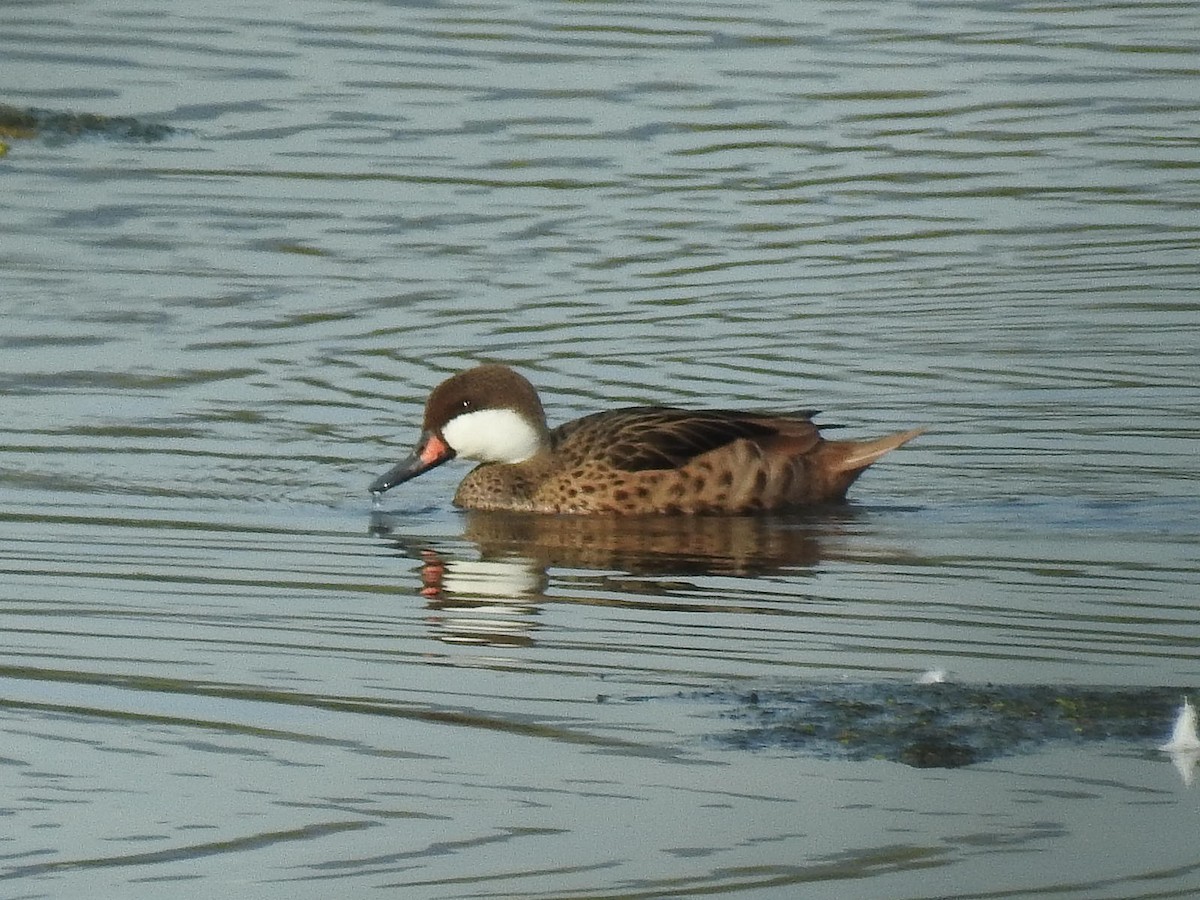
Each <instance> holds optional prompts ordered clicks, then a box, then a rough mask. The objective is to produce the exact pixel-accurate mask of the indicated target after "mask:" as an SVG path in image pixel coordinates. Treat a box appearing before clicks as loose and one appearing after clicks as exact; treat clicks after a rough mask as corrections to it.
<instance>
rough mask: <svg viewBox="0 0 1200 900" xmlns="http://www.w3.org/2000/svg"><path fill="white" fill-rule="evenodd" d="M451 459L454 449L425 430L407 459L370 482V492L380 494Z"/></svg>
mask: <svg viewBox="0 0 1200 900" xmlns="http://www.w3.org/2000/svg"><path fill="white" fill-rule="evenodd" d="M451 459H454V451H453V450H451V449H450V445H449V444H447V443H446V442H445V441H443V440H442V439H441V438H440V437H438V436H437V435H436V434H432V433H430V432H428V431H427V432H425V433H424V434H422V435H421V440H420V442H419V443H418V444H417V448H416V449H415V450H413V452H412V454H411V455H410V456H409V457H408V458H407V459H404V460H401V461H400V462H399V463H397V464H396V465H394V466H393V467H392V468H390V469H388V470H387V471H386V472H384V473H383V474H382V475H380V476H379V477H378V478H376V479H375V480H374V481H372V482H371V487H370V491H371V493H372V494H382V493H383V492H384V491H387V490H391V489H392V488H394V487H395V486H396V485H398V484H403V483H404V482H406V481H408V480H409V479H410V478H416V477H417V476H418V475H420V474H421V473H422V472H428V471H429V470H430V469H433V468H435V467H437V466H440V465H441V464H442V463H444V462H446V461H447V460H451Z"/></svg>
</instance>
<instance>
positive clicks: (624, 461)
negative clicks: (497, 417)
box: [551, 406, 816, 472]
mask: <svg viewBox="0 0 1200 900" xmlns="http://www.w3.org/2000/svg"><path fill="white" fill-rule="evenodd" d="M812 415H814V413H812V412H798V413H790V414H787V415H768V414H761V415H755V414H754V413H743V412H732V411H728V410H718V409H704V410H692V409H673V408H669V407H659V406H637V407H630V408H629V409H621V410H614V411H611V412H606V413H597V414H596V415H592V416H585V417H584V418H582V419H577V420H576V421H574V422H569V423H567V424H566V425H563V426H561V427H559V428H557V429H555V430H554V432H553V433H552V435H551V441H552V442H553V444H554V446H555V447H556V448H561V449H562V450H563V451H564V452H565V451H568V450H569V446H563V445H564V444H566V445H569V444H571V443H575V442H579V444H580V445H581V446H582V445H587V446H588V447H589V449H590V450H591V452H592V454H594V455H597V456H600V457H602V458H604V460H605V461H606V462H607V463H608V464H610V465H612V466H613V467H614V468H617V469H622V470H624V471H627V472H641V471H647V470H652V469H674V468H679V467H681V466H683V465H686V464H687V462H688V461H689V460H691V459H693V458H695V457H697V456H700V455H701V454H703V453H707V452H709V451H710V450H716V449H717V448H719V447H724V446H725V445H726V444H730V443H733V442H734V441H737V440H742V439H749V440H754V441H769V440H771V439H773V438H780V437H782V438H800V437H802V436H803V437H805V438H808V439H809V440H815V438H816V426H814V425H813V424H812V423H811V422H810V421H809V418H810V417H811V416H812Z"/></svg>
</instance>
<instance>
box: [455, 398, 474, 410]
mask: <svg viewBox="0 0 1200 900" xmlns="http://www.w3.org/2000/svg"><path fill="white" fill-rule="evenodd" d="M458 405H459V406H460V407H461V408H462V409H471V408H472V407H473V406H474V405H475V401H474V400H462V401H460V402H459V404H458Z"/></svg>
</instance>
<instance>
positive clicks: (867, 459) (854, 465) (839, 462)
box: [826, 428, 925, 475]
mask: <svg viewBox="0 0 1200 900" xmlns="http://www.w3.org/2000/svg"><path fill="white" fill-rule="evenodd" d="M924 432H925V429H924V428H914V429H912V430H911V431H901V432H900V433H899V434H889V435H888V436H887V437H881V438H876V439H875V440H873V441H827V442H826V444H827V446H828V447H829V448H830V450H832V451H834V452H833V454H831V455H832V456H833V458H832V459H831V460H830V461H829V471H830V473H843V474H850V473H854V474H856V475H857V474H858V473H859V472H861V471H862V470H863V469H865V468H866V467H867V466H869V465H871V463H873V462H875V460H877V459H879V458H880V457H881V456H883V455H884V454H886V453H890V452H891V451H892V450H895V449H896V448H897V447H900V446H902V445H904V444H907V443H908V442H909V441H911V440H912V439H913V438H915V437H916V436H917V435H919V434H924Z"/></svg>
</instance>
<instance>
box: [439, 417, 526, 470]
mask: <svg viewBox="0 0 1200 900" xmlns="http://www.w3.org/2000/svg"><path fill="white" fill-rule="evenodd" d="M442 437H443V438H445V440H446V443H447V444H449V445H450V447H451V449H453V450H454V452H455V453H456V454H458V455H459V456H461V457H462V458H463V459H473V460H475V461H476V462H502V463H519V462H525V460H527V459H529V458H530V457H531V456H534V455H535V454H536V453H537V452H538V450H540V449H541V441H540V440H539V435H538V432H537V429H535V428H534V427H533V426H532V425H530V424H529V423H528V422H527V421H525V419H524V418H522V417H521V416H519V415H518V414H517V413H515V412H513V411H512V410H511V409H479V410H476V411H475V412H469V413H463V414H462V415H460V416H455V417H454V418H453V419H451V420H450V421H449V422H447V423H446V425H445V426H444V427H443V428H442Z"/></svg>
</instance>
